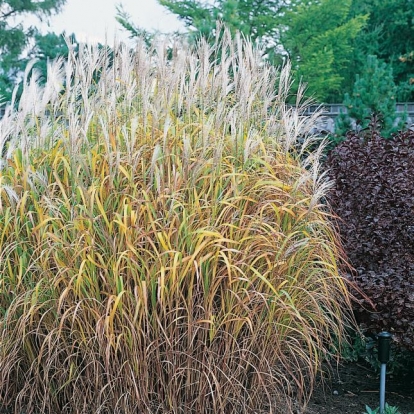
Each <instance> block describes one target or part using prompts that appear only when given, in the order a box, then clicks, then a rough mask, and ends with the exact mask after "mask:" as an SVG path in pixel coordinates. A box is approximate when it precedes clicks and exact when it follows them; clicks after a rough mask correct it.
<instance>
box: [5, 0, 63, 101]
mask: <svg viewBox="0 0 414 414" xmlns="http://www.w3.org/2000/svg"><path fill="white" fill-rule="evenodd" d="M65 3H66V0H0V96H1V97H2V98H3V99H5V100H8V99H10V96H11V93H12V91H13V88H14V85H15V82H16V80H17V78H18V76H19V74H20V73H21V72H22V70H23V69H24V67H25V66H26V64H27V59H28V56H24V54H23V52H24V51H25V50H27V48H28V47H29V46H31V45H33V43H34V42H35V38H36V36H37V38H38V40H39V39H40V38H39V36H40V34H39V32H38V31H37V30H36V29H35V28H34V27H29V28H25V27H24V26H23V24H22V22H21V19H22V17H23V16H25V15H27V14H32V15H34V16H36V17H37V18H38V19H40V20H43V19H45V18H48V17H49V16H51V15H52V14H54V13H57V12H59V11H60V10H61V8H62V6H63V5H64V4H65ZM16 22H17V23H16Z"/></svg>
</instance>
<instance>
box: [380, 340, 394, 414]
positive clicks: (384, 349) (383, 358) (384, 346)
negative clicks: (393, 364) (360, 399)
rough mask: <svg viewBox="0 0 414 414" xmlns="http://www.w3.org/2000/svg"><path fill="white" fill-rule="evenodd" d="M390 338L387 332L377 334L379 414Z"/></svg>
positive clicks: (381, 411) (382, 409) (382, 404)
mask: <svg viewBox="0 0 414 414" xmlns="http://www.w3.org/2000/svg"><path fill="white" fill-rule="evenodd" d="M391 338H392V335H391V334H390V333H389V332H381V333H380V334H379V335H378V360H379V362H381V377H380V414H384V409H385V375H386V372H387V362H388V361H389V360H390V345H391Z"/></svg>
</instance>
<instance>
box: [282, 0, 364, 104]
mask: <svg viewBox="0 0 414 414" xmlns="http://www.w3.org/2000/svg"><path fill="white" fill-rule="evenodd" d="M351 7H352V0H343V1H340V2H338V1H337V0H318V1H303V0H294V1H292V2H291V3H290V4H289V6H288V7H286V9H285V13H284V15H283V19H282V24H283V30H282V31H281V36H280V41H281V44H282V46H283V49H284V50H285V51H286V53H287V56H288V57H289V59H290V60H291V61H292V66H293V68H294V75H295V78H296V79H297V80H299V79H303V80H304V81H305V82H307V83H308V93H309V94H310V95H312V96H313V97H315V98H316V99H318V100H319V101H321V102H335V101H336V102H337V101H338V97H339V96H341V95H342V94H343V91H344V89H345V88H346V86H347V85H349V83H351V82H350V78H351V77H352V73H350V70H349V68H350V62H351V61H352V57H353V53H354V41H355V39H356V37H357V36H358V34H359V32H360V31H361V29H362V28H363V26H364V24H365V21H366V19H367V17H368V16H367V15H363V14H357V15H352V14H351Z"/></svg>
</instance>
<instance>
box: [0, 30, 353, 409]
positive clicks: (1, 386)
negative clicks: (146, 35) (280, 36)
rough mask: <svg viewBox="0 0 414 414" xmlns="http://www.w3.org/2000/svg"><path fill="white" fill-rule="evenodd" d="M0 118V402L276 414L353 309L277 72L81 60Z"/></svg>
mask: <svg viewBox="0 0 414 414" xmlns="http://www.w3.org/2000/svg"><path fill="white" fill-rule="evenodd" d="M29 73H31V72H30V68H29V69H28V71H27V75H26V78H25V81H24V85H23V86H24V90H23V94H22V97H21V99H20V101H19V104H18V105H17V104H15V103H13V105H11V106H10V107H9V108H8V109H7V111H6V114H5V116H4V118H3V119H2V120H1V122H0V150H1V152H2V154H3V158H2V165H1V171H0V292H1V295H0V399H1V400H0V402H1V404H2V405H3V406H9V407H13V408H14V409H15V411H16V412H19V411H20V410H23V409H24V411H25V412H26V413H32V412H33V413H53V414H58V413H70V414H74V413H124V414H128V413H151V414H152V413H162V414H167V413H174V414H176V413H177V414H178V413H194V414H201V413H221V414H232V413H234V414H235V413H260V412H263V413H283V414H286V413H289V412H291V411H292V410H293V406H294V405H295V404H299V405H304V404H306V401H307V398H308V397H309V393H310V392H311V390H312V386H313V381H314V378H315V375H316V372H317V371H318V369H319V368H320V366H321V361H322V359H323V358H324V357H325V356H326V354H327V353H329V349H331V348H330V347H331V342H332V338H335V340H337V339H338V338H342V337H343V333H344V327H345V326H346V325H347V323H348V320H349V319H348V318H349V313H348V311H349V309H350V301H349V294H348V291H347V287H346V283H345V281H344V279H343V278H342V277H341V275H340V270H339V269H338V263H339V261H340V257H341V255H342V252H341V247H340V244H339V240H338V236H337V234H336V232H335V230H334V228H333V227H332V225H331V224H330V221H329V218H330V213H329V210H328V208H327V207H326V206H325V205H323V203H322V201H321V200H322V199H323V197H324V195H325V194H326V191H327V189H328V187H329V183H327V182H326V181H325V180H324V178H323V176H321V174H320V173H319V159H320V154H319V153H318V152H316V153H309V152H308V151H307V144H308V143H309V142H310V140H311V138H309V139H308V138H305V141H303V140H301V141H300V142H302V144H301V145H299V144H298V142H299V141H298V138H303V137H307V135H308V131H309V130H310V129H311V127H312V125H313V124H314V119H313V118H306V117H303V116H302V115H301V113H302V112H301V111H302V109H303V107H301V106H300V97H299V98H298V106H297V107H296V108H293V107H289V106H287V105H286V101H287V97H288V94H289V85H290V78H289V68H288V67H285V68H284V69H283V70H282V71H281V72H280V73H279V72H277V71H276V70H275V69H274V68H272V67H270V66H268V65H267V64H266V63H264V61H263V59H262V56H261V52H260V50H257V49H255V48H254V47H253V46H252V44H251V43H249V42H247V41H244V40H242V39H241V38H240V37H236V38H235V39H234V40H233V39H231V38H230V35H229V34H228V33H227V32H225V33H224V36H223V37H222V38H221V39H220V40H217V42H216V44H215V45H213V46H211V45H209V44H207V43H204V42H200V43H199V44H198V45H197V46H196V47H192V48H190V47H187V46H185V45H184V44H177V45H174V46H173V47H172V49H171V48H167V45H166V44H165V43H163V42H161V41H158V42H157V41H156V42H155V43H154V44H153V46H152V47H151V48H147V47H145V46H144V44H143V43H142V44H138V45H137V46H136V48H135V49H134V50H130V49H128V48H127V47H125V46H122V45H118V46H115V48H114V49H109V48H98V47H95V46H89V45H81V47H80V49H79V52H76V53H75V51H74V50H72V52H71V54H70V56H69V61H68V62H64V61H62V60H57V61H56V62H54V63H51V64H50V66H49V70H48V78H47V82H46V84H44V86H41V84H40V83H39V81H38V77H37V74H36V72H34V73H31V75H30V76H29V75H28V74H29Z"/></svg>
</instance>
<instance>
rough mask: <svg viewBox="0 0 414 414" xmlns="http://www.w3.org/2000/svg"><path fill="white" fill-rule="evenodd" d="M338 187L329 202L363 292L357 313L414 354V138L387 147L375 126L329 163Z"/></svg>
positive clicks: (352, 138) (400, 137) (402, 136)
mask: <svg viewBox="0 0 414 414" xmlns="http://www.w3.org/2000/svg"><path fill="white" fill-rule="evenodd" d="M327 165H328V166H329V168H330V169H331V175H332V178H334V179H335V181H336V185H335V189H334V190H333V191H332V192H331V194H330V196H329V202H330V203H331V204H332V206H333V208H334V210H335V211H336V213H337V214H338V216H339V220H338V225H339V228H340V232H341V235H342V238H343V242H344V246H345V249H346V251H347V254H348V256H349V259H350V260H351V262H352V264H353V266H354V267H355V268H356V270H357V274H356V279H357V282H358V284H359V286H360V287H361V288H362V289H363V291H364V292H365V293H366V294H367V295H368V297H369V298H371V299H372V301H373V302H374V304H375V312H374V313H370V311H371V310H372V309H370V308H371V307H370V305H369V304H368V303H367V302H366V301H364V300H361V302H360V303H359V304H357V305H356V313H357V316H358V318H359V320H360V322H361V323H363V324H364V325H366V326H367V328H368V330H369V331H371V332H378V331H380V330H382V329H386V330H389V331H391V332H393V333H394V334H395V336H396V339H397V341H399V342H400V344H401V345H403V346H404V347H406V348H408V349H410V350H414V249H413V248H414V223H413V212H414V181H413V179H412V177H413V176H414V132H412V131H405V132H400V133H398V134H396V135H395V136H393V137H392V139H388V140H386V139H384V138H383V137H382V136H381V134H380V132H379V128H378V124H377V122H376V119H373V120H372V121H371V124H370V128H369V129H368V130H364V131H362V132H361V133H359V134H358V133H354V132H353V133H349V134H348V136H347V139H346V141H344V142H342V143H341V144H339V145H338V146H337V147H336V148H335V149H334V150H333V151H332V152H331V153H330V154H329V156H328V159H327Z"/></svg>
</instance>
